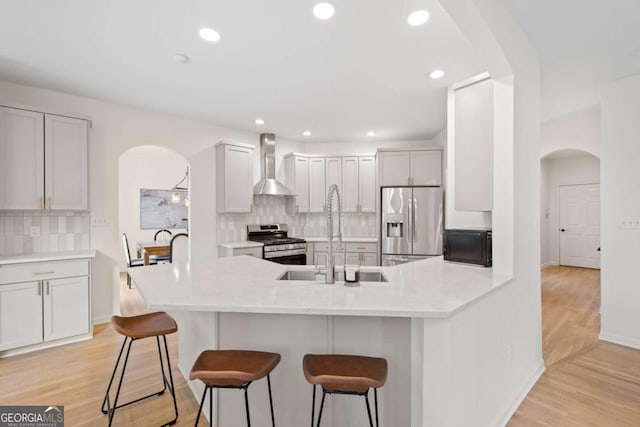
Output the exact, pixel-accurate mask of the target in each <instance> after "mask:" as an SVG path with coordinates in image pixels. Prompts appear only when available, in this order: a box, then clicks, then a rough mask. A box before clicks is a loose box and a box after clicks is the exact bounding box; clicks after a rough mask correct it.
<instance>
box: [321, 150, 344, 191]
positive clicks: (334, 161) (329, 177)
mask: <svg viewBox="0 0 640 427" xmlns="http://www.w3.org/2000/svg"><path fill="white" fill-rule="evenodd" d="M325 161H326V170H327V172H326V191H329V187H331V185H333V184H337V185H338V187H340V186H341V185H342V157H327V158H326V159H325ZM340 190H342V189H340Z"/></svg>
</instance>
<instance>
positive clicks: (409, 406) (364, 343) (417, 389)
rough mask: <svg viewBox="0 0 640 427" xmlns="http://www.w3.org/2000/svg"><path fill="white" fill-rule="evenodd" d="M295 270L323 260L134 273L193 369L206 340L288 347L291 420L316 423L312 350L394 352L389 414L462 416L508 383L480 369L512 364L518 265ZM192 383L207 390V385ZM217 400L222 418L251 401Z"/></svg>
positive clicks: (355, 404) (262, 405) (290, 426)
mask: <svg viewBox="0 0 640 427" xmlns="http://www.w3.org/2000/svg"><path fill="white" fill-rule="evenodd" d="M292 270H294V271H313V267H312V266H287V265H282V264H275V263H271V262H268V261H264V260H261V259H257V258H254V257H249V256H238V257H228V258H219V259H217V260H213V261H202V262H193V263H191V264H190V265H183V266H181V265H178V264H167V265H160V266H155V267H154V268H148V267H143V268H135V269H130V270H129V274H130V275H131V277H132V279H133V281H134V282H135V283H136V286H137V287H138V289H139V291H140V293H141V294H142V296H143V298H144V301H145V303H146V304H147V305H148V307H149V308H150V309H152V310H166V311H168V312H170V313H171V314H172V315H173V316H175V318H176V320H177V321H178V326H179V367H180V370H181V371H182V373H183V375H184V376H185V377H186V378H188V373H189V371H190V369H191V365H192V364H193V361H194V360H195V358H196V357H197V355H198V354H199V353H200V351H202V350H205V349H216V348H245V349H254V350H265V351H273V352H278V353H281V354H282V362H281V364H280V365H279V366H278V367H277V368H276V370H275V371H274V373H273V375H272V382H273V391H274V405H275V411H276V419H277V424H278V425H280V426H285V427H294V426H295V427H297V426H300V425H307V424H308V420H309V418H310V410H311V386H309V385H308V384H307V383H306V381H305V379H304V376H303V375H302V357H303V355H304V354H306V353H351V354H362V355H371V356H381V357H385V358H386V359H387V360H388V362H389V379H388V381H387V384H386V385H385V386H384V387H383V388H382V389H381V392H380V396H379V398H380V406H381V418H382V425H395V426H411V427H417V426H427V425H430V426H442V427H445V426H458V425H460V419H461V418H458V415H457V414H458V413H459V412H460V409H459V408H458V406H457V405H458V404H459V403H461V402H462V403H464V401H465V396H467V395H468V394H469V393H470V392H471V391H472V390H473V392H475V393H477V391H478V390H479V389H480V390H482V389H483V388H485V387H486V388H487V390H488V391H490V390H491V387H495V386H499V384H484V383H483V381H482V379H481V378H484V377H483V376H482V375H479V374H477V373H476V371H477V370H480V371H482V370H485V372H486V370H491V369H502V368H503V364H505V363H508V360H504V355H508V351H505V349H504V348H502V344H499V343H500V339H499V337H500V334H501V328H500V325H501V323H503V322H504V310H500V309H499V308H500V307H501V306H502V304H503V303H505V302H506V301H508V297H509V294H508V293H509V288H510V286H509V285H510V281H511V280H510V279H511V278H510V277H509V276H508V275H500V274H496V273H494V272H493V271H492V270H491V269H484V268H478V267H470V266H463V265H456V264H450V263H446V262H444V261H443V260H442V258H441V257H437V258H431V259H427V260H423V261H419V262H415V263H409V264H402V265H398V266H394V267H368V268H367V267H363V268H362V270H363V271H368V270H371V271H380V272H382V273H383V274H384V276H386V279H387V280H388V282H381V283H374V282H362V283H361V284H360V286H359V287H346V286H344V285H343V284H342V283H340V282H336V284H333V285H327V284H324V282H323V281H298V280H277V278H279V277H281V276H282V275H283V274H285V272H286V271H292ZM321 280H323V279H321ZM498 347H500V348H498ZM507 350H508V349H507ZM190 386H191V388H192V390H193V391H194V394H195V395H196V396H197V397H199V396H200V393H201V392H202V390H201V388H200V387H201V386H200V384H198V383H197V382H192V383H190ZM254 387H255V388H252V392H250V404H251V408H252V414H253V413H254V411H255V414H256V415H255V419H256V420H259V419H261V418H263V417H267V416H268V415H267V414H268V411H269V409H268V399H267V397H266V396H267V394H266V386H265V389H264V390H263V389H262V387H263V385H261V384H259V383H256V385H255V386H254ZM491 395H492V394H491V393H490V392H489V393H487V396H488V397H487V402H477V403H478V404H479V405H482V404H486V407H484V408H483V409H481V410H482V411H485V412H487V411H489V412H490V413H491V414H492V417H493V414H495V417H497V418H499V417H500V416H501V415H502V414H503V412H504V411H505V410H506V409H507V408H505V407H504V406H505V404H504V402H493V401H491ZM217 402H218V404H217V411H216V413H217V417H218V420H219V423H220V424H221V425H234V424H235V422H237V419H238V416H239V414H242V411H243V404H244V403H243V401H242V399H241V398H239V395H236V394H235V393H233V392H232V391H226V392H221V393H219V394H218V400H217ZM331 403H332V404H331V405H329V408H330V411H329V412H328V414H329V415H328V416H327V417H326V419H324V418H323V421H325V422H326V424H324V425H326V426H331V425H334V426H360V425H367V420H366V411H365V409H364V403H363V402H362V398H358V397H349V398H343V399H335V401H332V402H331ZM214 406H215V404H214ZM214 409H215V408H214ZM331 409H332V410H331ZM205 413H206V411H205ZM265 419H266V418H265Z"/></svg>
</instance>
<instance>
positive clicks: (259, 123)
mask: <svg viewBox="0 0 640 427" xmlns="http://www.w3.org/2000/svg"><path fill="white" fill-rule="evenodd" d="M256 124H257V125H259V126H262V125H263V124H264V120H262V119H256Z"/></svg>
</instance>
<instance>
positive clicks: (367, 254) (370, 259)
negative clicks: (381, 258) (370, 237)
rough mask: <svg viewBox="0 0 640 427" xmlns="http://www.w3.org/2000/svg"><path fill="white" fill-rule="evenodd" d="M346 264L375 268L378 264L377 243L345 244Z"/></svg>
mask: <svg viewBox="0 0 640 427" xmlns="http://www.w3.org/2000/svg"><path fill="white" fill-rule="evenodd" d="M345 251H346V252H345V263H346V264H357V265H366V266H374V265H380V264H378V245H377V243H369V242H366V243H364V242H363V243H360V242H349V243H346V244H345Z"/></svg>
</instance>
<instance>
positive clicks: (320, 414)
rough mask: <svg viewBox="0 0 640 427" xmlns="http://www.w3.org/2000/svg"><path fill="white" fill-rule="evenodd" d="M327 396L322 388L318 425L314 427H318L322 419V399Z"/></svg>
mask: <svg viewBox="0 0 640 427" xmlns="http://www.w3.org/2000/svg"><path fill="white" fill-rule="evenodd" d="M326 396H327V392H326V391H325V389H324V387H322V400H321V401H320V411H318V424H317V426H316V427H320V420H321V419H322V409H323V408H324V398H325V397H326Z"/></svg>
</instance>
